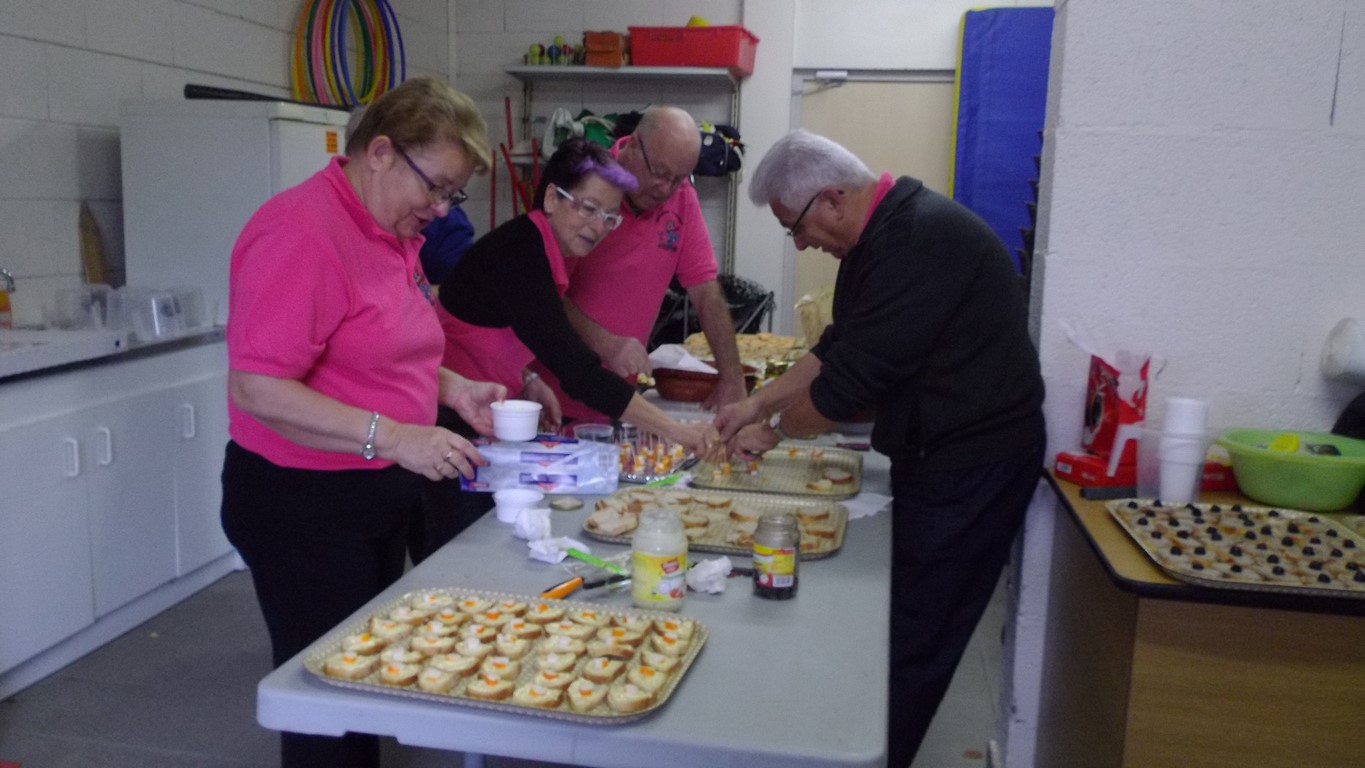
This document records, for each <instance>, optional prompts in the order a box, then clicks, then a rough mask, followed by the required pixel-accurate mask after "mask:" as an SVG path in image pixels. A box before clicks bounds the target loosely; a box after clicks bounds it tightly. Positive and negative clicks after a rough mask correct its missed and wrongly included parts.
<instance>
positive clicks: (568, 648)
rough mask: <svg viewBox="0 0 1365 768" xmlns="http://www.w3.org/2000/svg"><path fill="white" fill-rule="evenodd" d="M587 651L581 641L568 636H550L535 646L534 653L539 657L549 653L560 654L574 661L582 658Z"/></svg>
mask: <svg viewBox="0 0 1365 768" xmlns="http://www.w3.org/2000/svg"><path fill="white" fill-rule="evenodd" d="M587 650H588V648H587V646H586V645H584V644H583V641H582V640H579V639H577V638H573V637H569V636H568V635H550V636H549V637H547V638H545V639H544V640H541V641H540V644H539V645H537V646H536V653H538V654H540V655H541V656H544V655H546V654H550V653H562V654H565V655H567V656H572V657H574V658H575V659H576V658H578V657H579V656H582V655H583V654H584V653H586V652H587Z"/></svg>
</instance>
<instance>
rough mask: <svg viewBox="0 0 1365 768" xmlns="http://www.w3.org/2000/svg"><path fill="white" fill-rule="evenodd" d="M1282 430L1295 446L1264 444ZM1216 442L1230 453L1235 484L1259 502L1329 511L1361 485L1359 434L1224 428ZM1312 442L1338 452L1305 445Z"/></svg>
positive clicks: (1364, 475) (1364, 467)
mask: <svg viewBox="0 0 1365 768" xmlns="http://www.w3.org/2000/svg"><path fill="white" fill-rule="evenodd" d="M1285 435H1293V436H1294V437H1295V438H1297V443H1298V448H1297V449H1296V450H1294V451H1292V452H1291V451H1286V450H1271V449H1270V448H1269V447H1267V446H1269V445H1270V443H1271V442H1272V441H1275V440H1276V439H1277V438H1281V437H1282V436H1285ZM1218 444H1219V445H1221V446H1223V447H1224V448H1226V449H1227V451H1228V454H1229V455H1230V456H1231V457H1232V471H1233V474H1234V475H1236V476H1237V487H1238V488H1239V489H1241V491H1242V493H1244V494H1246V495H1247V496H1248V497H1250V498H1253V499H1255V500H1256V501H1259V502H1261V503H1263V504H1270V505H1274V506H1280V507H1289V508H1292V509H1303V510H1307V511H1310V512H1333V511H1336V510H1339V509H1343V508H1345V507H1347V506H1349V505H1350V504H1351V502H1352V501H1355V499H1356V497H1357V496H1359V495H1360V491H1361V488H1365V441H1362V440H1355V439H1352V438H1349V437H1343V436H1341V435H1333V434H1330V433H1327V432H1293V431H1284V430H1277V429H1229V430H1227V431H1225V432H1223V434H1222V435H1221V436H1219V438H1218ZM1316 446H1331V449H1335V450H1336V451H1337V452H1338V453H1339V454H1340V455H1335V456H1333V455H1323V454H1321V453H1317V452H1314V449H1313V448H1310V447H1316ZM1331 449H1327V450H1331ZM1317 450H1321V449H1317Z"/></svg>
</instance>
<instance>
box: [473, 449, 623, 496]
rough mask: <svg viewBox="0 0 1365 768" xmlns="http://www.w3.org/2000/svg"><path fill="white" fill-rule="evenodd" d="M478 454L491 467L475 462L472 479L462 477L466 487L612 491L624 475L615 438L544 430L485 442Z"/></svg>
mask: <svg viewBox="0 0 1365 768" xmlns="http://www.w3.org/2000/svg"><path fill="white" fill-rule="evenodd" d="M479 453H480V454H482V455H483V457H484V458H485V459H487V460H488V466H486V467H475V471H474V477H473V478H472V479H467V478H463V477H462V478H460V487H461V488H462V489H464V490H467V491H476V492H491V491H501V490H504V489H506V488H531V489H534V490H537V491H540V492H542V493H558V494H582V495H595V494H608V493H611V492H613V491H615V490H616V483H617V481H618V479H619V477H620V465H619V463H618V462H619V460H618V451H617V448H616V446H615V445H614V444H613V443H596V442H590V441H584V440H578V439H575V438H572V437H559V436H558V435H539V436H537V437H536V439H535V440H531V441H527V442H524V443H507V442H498V443H489V444H487V445H480V446H479Z"/></svg>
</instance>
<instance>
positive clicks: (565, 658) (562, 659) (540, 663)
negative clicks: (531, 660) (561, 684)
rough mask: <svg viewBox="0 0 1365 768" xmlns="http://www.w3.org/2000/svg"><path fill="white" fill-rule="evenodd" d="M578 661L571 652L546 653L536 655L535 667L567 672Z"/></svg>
mask: <svg viewBox="0 0 1365 768" xmlns="http://www.w3.org/2000/svg"><path fill="white" fill-rule="evenodd" d="M577 663H578V657H577V656H576V655H574V654H572V653H546V654H542V655H540V656H537V657H536V669H539V670H545V671H550V672H568V671H569V670H571V669H573V665H575V664H577Z"/></svg>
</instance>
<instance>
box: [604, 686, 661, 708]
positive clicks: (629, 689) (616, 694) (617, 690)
mask: <svg viewBox="0 0 1365 768" xmlns="http://www.w3.org/2000/svg"><path fill="white" fill-rule="evenodd" d="M653 703H654V694H652V693H650V692H649V691H646V690H644V689H643V688H641V687H640V686H638V685H635V684H634V683H625V684H624V685H613V686H611V688H610V689H608V690H607V704H608V705H609V706H610V707H611V708H612V709H614V710H615V711H617V712H620V713H622V714H625V713H628V712H639V711H641V710H643V709H647V708H648V707H649V705H650V704H653Z"/></svg>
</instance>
